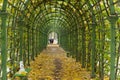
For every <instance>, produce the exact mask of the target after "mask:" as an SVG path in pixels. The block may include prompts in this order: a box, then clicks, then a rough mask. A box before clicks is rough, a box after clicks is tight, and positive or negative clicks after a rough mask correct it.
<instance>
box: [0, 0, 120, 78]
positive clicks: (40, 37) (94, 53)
mask: <svg viewBox="0 0 120 80" xmlns="http://www.w3.org/2000/svg"><path fill="white" fill-rule="evenodd" d="M0 17H1V19H0V24H1V26H0V46H1V47H0V48H1V49H0V50H1V55H0V57H1V59H0V62H1V63H0V64H1V68H2V69H1V71H0V72H1V76H2V80H6V79H7V77H6V76H7V75H8V74H11V75H14V73H15V72H16V68H17V66H16V65H19V64H18V63H19V61H21V60H23V61H24V64H25V65H26V66H27V65H28V66H29V65H30V61H31V60H34V58H35V57H36V56H37V55H38V53H39V52H41V51H42V50H43V49H44V48H46V46H47V44H48V36H49V33H51V32H56V33H57V34H58V41H59V45H60V46H61V47H63V48H64V49H65V50H66V51H68V52H69V53H70V56H72V57H73V58H75V59H76V61H79V62H80V63H81V64H82V67H84V68H86V69H88V70H90V71H91V77H92V78H94V77H95V76H96V75H98V76H97V77H98V78H99V79H100V80H103V79H104V77H105V76H110V80H115V79H120V63H119V62H120V59H119V57H120V55H119V54H120V51H119V50H120V49H119V48H120V1H119V0H0ZM13 64H14V65H13ZM7 69H9V70H8V71H7Z"/></svg>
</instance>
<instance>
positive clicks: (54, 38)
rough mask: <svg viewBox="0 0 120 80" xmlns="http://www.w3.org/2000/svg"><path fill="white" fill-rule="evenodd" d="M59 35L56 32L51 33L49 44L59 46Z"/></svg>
mask: <svg viewBox="0 0 120 80" xmlns="http://www.w3.org/2000/svg"><path fill="white" fill-rule="evenodd" d="M58 37H59V36H58V34H57V33H56V32H50V33H49V34H48V43H49V44H58Z"/></svg>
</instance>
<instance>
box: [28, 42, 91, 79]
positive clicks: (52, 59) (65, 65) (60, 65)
mask: <svg viewBox="0 0 120 80" xmlns="http://www.w3.org/2000/svg"><path fill="white" fill-rule="evenodd" d="M30 67H31V68H32V71H31V72H30V73H29V76H28V79H29V80H90V72H89V71H86V70H85V69H84V68H81V64H80V63H79V62H76V61H75V59H73V58H71V57H67V56H66V52H65V51H64V50H63V49H62V48H61V47H59V45H56V44H50V45H48V46H47V48H46V49H45V50H43V52H41V53H40V55H39V56H38V57H36V58H35V61H32V62H31V66H30Z"/></svg>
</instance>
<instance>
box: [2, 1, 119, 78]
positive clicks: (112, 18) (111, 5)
mask: <svg viewBox="0 0 120 80" xmlns="http://www.w3.org/2000/svg"><path fill="white" fill-rule="evenodd" d="M70 1H71V0H69V1H68V2H67V3H69V4H70V3H71V2H70ZM93 1H94V2H93ZM93 1H92V2H90V4H91V5H92V4H93V5H92V6H91V7H90V6H89V5H88V6H89V10H88V9H86V12H85V13H86V14H88V15H90V14H91V13H90V11H91V10H90V9H92V8H94V7H95V6H96V5H97V3H100V2H101V3H102V2H103V3H105V1H100V0H98V1H95V0H93ZM99 1H100V2H99ZM64 2H66V1H64ZM116 2H119V1H116ZM116 2H113V0H110V1H108V2H107V3H108V4H106V5H103V6H104V7H105V8H103V10H102V11H100V12H99V11H96V12H94V13H93V14H95V16H94V17H96V16H98V13H100V14H101V13H103V11H106V13H107V16H105V17H109V21H110V24H111V44H110V45H111V61H110V62H111V72H110V73H111V74H110V75H111V76H110V79H111V80H115V70H114V69H115V68H114V67H115V64H116V63H115V57H116V56H115V55H114V53H115V34H116V33H115V32H116V31H115V29H114V27H116V25H115V24H116V21H117V18H118V16H117V15H116V12H115V10H114V5H115V4H116ZM18 3H20V2H19V1H18ZM51 3H52V2H51ZM62 4H63V3H62ZM71 4H72V3H71ZM73 4H74V3H73ZM81 4H82V3H81ZM84 4H85V5H86V4H87V0H86V1H84V3H83V4H82V5H84ZM23 5H25V4H23ZM23 5H18V6H17V7H18V9H16V10H15V13H16V14H15V15H14V16H16V17H19V15H18V13H22V11H21V9H22V7H23ZM28 5H29V4H28ZM100 5H101V4H100ZM15 6H16V5H15ZM75 7H77V6H76V5H75ZM11 8H13V7H11ZM80 8H82V7H80ZM25 9H27V10H28V7H26V8H25ZM82 10H84V9H83V8H82V9H80V11H79V12H80V15H79V16H81V17H82V19H83V21H86V22H87V21H91V20H92V18H91V16H89V17H86V16H85V15H84V14H83V13H82ZM93 11H95V9H93ZM28 12H29V10H28V11H27V12H25V13H24V14H23V17H25V16H26V15H27V13H28ZM30 14H34V13H32V12H31V13H30ZM77 16H78V15H77ZM32 17H33V15H31V17H30V18H29V19H28V20H31V21H32V20H33V18H32ZM26 18H27V17H26ZM103 18H104V17H103ZM24 19H25V18H24ZM82 19H81V18H80V22H82ZM87 19H89V20H87ZM26 20H27V19H26ZM2 21H4V20H2ZM93 21H94V20H93ZM78 22H79V21H78ZM16 24H17V23H16ZM59 24H62V22H60V23H59ZM81 24H82V23H81ZM84 24H85V25H86V24H87V25H88V26H90V24H91V22H87V23H84ZM32 25H33V23H32ZM46 25H47V24H46ZM97 25H99V24H97ZM2 27H3V26H2ZM35 27H37V25H36V26H35ZM83 27H84V25H83ZM73 32H74V31H73ZM2 34H4V32H3V33H2ZM66 34H67V33H66ZM74 34H75V32H74ZM74 34H71V36H72V35H74ZM94 36H95V35H94ZM4 39H5V38H2V40H4ZM93 41H94V40H93ZM3 45H4V44H3ZM72 45H73V44H72ZM96 46H97V45H96ZM113 46H114V47H113ZM67 47H68V46H67ZM4 48H5V47H4ZM5 55H6V54H5Z"/></svg>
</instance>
